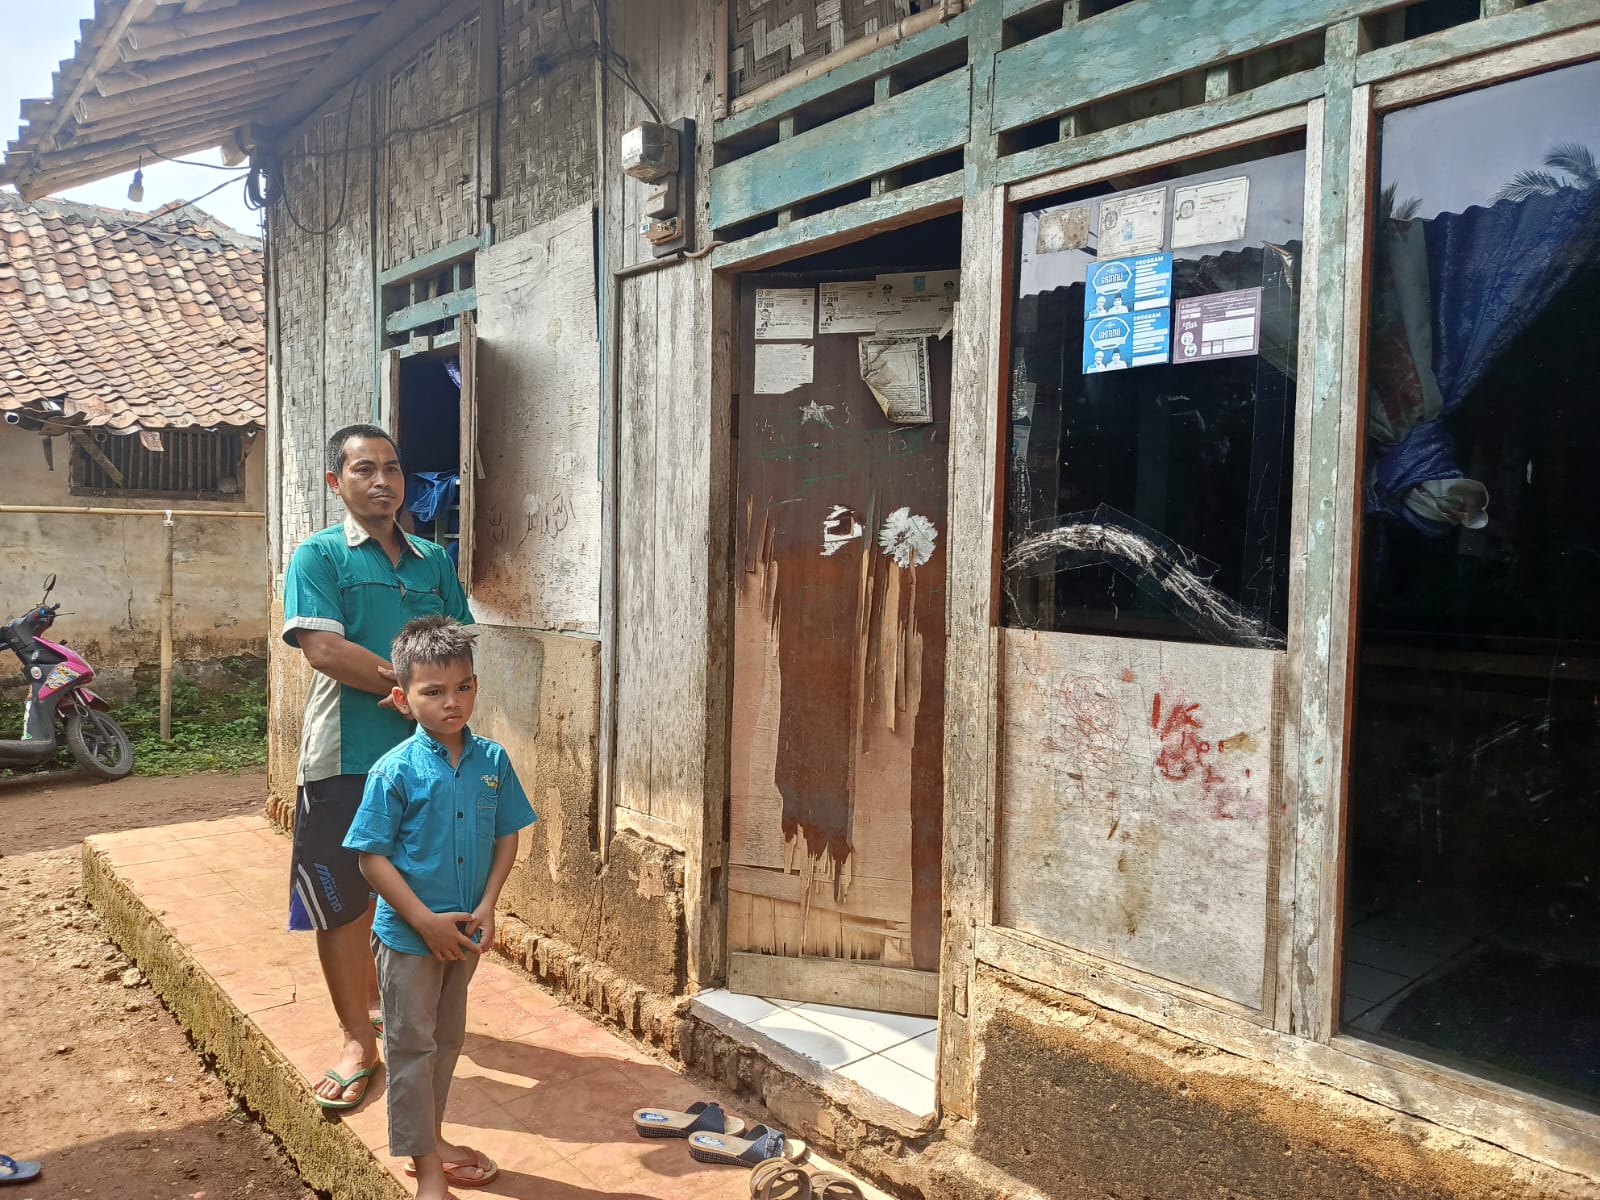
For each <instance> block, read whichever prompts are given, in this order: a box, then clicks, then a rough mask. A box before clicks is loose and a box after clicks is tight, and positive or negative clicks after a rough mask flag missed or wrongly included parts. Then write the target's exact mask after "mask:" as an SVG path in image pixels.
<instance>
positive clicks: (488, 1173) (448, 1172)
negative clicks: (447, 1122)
mask: <svg viewBox="0 0 1600 1200" xmlns="http://www.w3.org/2000/svg"><path fill="white" fill-rule="evenodd" d="M461 1149H463V1150H471V1152H472V1154H473V1155H474V1158H473V1160H472V1161H471V1162H447V1163H445V1164H444V1181H445V1182H446V1183H448V1184H449V1185H450V1186H451V1187H458V1188H473V1187H482V1186H483V1185H484V1184H486V1183H489V1182H491V1181H492V1180H493V1179H494V1177H495V1176H496V1175H498V1174H500V1168H499V1167H498V1166H496V1165H495V1161H494V1159H492V1158H488V1157H486V1156H485V1155H482V1154H479V1153H478V1152H477V1151H476V1150H472V1148H471V1147H470V1146H463V1147H461ZM485 1164H487V1165H485ZM416 1173H417V1169H416V1167H414V1166H411V1165H407V1167H406V1174H407V1175H411V1176H415V1175H416Z"/></svg>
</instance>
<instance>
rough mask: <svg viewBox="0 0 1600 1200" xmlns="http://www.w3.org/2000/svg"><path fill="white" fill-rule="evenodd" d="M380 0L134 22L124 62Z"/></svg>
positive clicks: (365, 12) (326, 17)
mask: <svg viewBox="0 0 1600 1200" xmlns="http://www.w3.org/2000/svg"><path fill="white" fill-rule="evenodd" d="M383 7H384V5H383V0H353V2H352V3H346V4H331V5H330V4H328V3H327V0H279V2H278V3H259V2H257V3H251V4H241V5H238V6H236V7H234V8H224V9H219V10H218V11H217V12H214V13H195V14H194V15H193V16H187V17H177V18H175V19H174V20H171V21H167V22H165V23H162V24H159V25H158V24H155V23H153V22H152V23H149V24H145V25H135V26H133V27H132V28H131V29H129V30H128V34H127V36H126V37H124V38H123V39H122V46H121V48H120V50H119V54H120V56H121V58H122V61H123V62H141V61H145V60H148V59H152V58H162V57H164V56H166V55H169V54H183V53H186V52H188V51H190V50H209V49H213V48H215V47H218V46H230V45H234V44H235V43H237V42H240V41H243V40H244V39H246V38H260V37H269V36H271V35H274V34H278V33H295V32H298V31H299V30H301V29H309V28H311V27H313V26H316V25H331V24H334V23H336V22H339V21H348V20H350V19H351V18H352V17H362V16H371V15H372V14H374V13H378V12H382V11H383Z"/></svg>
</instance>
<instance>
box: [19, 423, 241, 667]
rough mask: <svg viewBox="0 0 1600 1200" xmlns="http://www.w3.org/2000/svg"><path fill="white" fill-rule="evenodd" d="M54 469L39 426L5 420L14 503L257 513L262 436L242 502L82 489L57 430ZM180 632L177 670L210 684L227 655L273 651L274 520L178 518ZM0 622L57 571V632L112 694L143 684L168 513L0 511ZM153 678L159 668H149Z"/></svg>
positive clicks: (154, 659)
mask: <svg viewBox="0 0 1600 1200" xmlns="http://www.w3.org/2000/svg"><path fill="white" fill-rule="evenodd" d="M53 441H54V446H53V454H54V459H55V469H54V470H51V469H50V467H49V466H48V464H47V463H46V462H45V457H44V450H43V443H44V439H43V438H41V437H40V436H39V435H38V434H36V433H29V432H26V431H23V430H20V429H14V428H11V427H9V426H8V427H5V428H3V429H0V479H4V480H5V481H6V484H5V503H7V504H36V505H40V506H58V505H70V506H74V507H109V508H139V509H149V510H152V511H156V512H159V511H161V510H162V509H165V508H167V507H169V506H170V507H181V508H191V509H219V510H232V511H238V510H252V511H260V510H261V507H262V504H263V499H264V493H265V469H264V468H265V459H266V454H265V441H266V439H265V438H262V437H257V438H256V439H255V440H254V441H253V442H252V443H251V445H250V448H249V450H248V451H247V454H246V458H245V486H244V491H243V493H242V494H241V495H240V496H239V498H238V499H237V500H235V501H229V502H208V501H190V500H147V499H140V500H135V499H121V498H116V497H98V496H75V495H73V494H71V492H70V490H69V488H68V482H67V478H68V476H67V456H68V447H67V445H66V442H65V439H63V438H56V439H53ZM173 545H174V556H173V638H174V647H173V650H174V656H175V658H176V661H177V664H178V669H179V671H180V673H183V674H187V675H190V676H191V677H195V678H197V680H198V681H199V682H200V683H201V684H202V685H203V686H204V685H207V684H213V683H214V684H219V685H220V684H222V683H224V682H226V672H224V671H222V669H221V668H220V666H219V664H220V663H221V662H222V660H224V659H231V658H237V657H244V658H247V659H250V660H252V661H254V662H257V663H260V661H261V660H263V659H264V658H265V654H266V646H265V639H266V634H267V561H266V531H265V522H264V521H261V520H259V519H257V520H248V519H239V518H216V519H209V520H208V519H205V518H198V517H180V518H177V527H176V530H175V533H174V539H173ZM0 553H3V555H4V560H5V564H6V569H5V571H4V573H3V574H0V614H3V616H0V619H9V618H10V617H12V616H15V615H16V614H17V613H19V612H21V611H22V610H23V609H25V608H27V607H28V606H30V605H32V604H34V603H36V602H37V601H38V599H39V594H40V591H41V588H42V585H43V582H44V577H45V576H46V575H48V574H50V572H52V571H54V572H55V573H56V575H57V576H58V582H57V585H56V593H55V596H54V597H53V598H54V599H56V600H59V601H60V602H61V606H62V615H61V617H60V620H59V623H58V624H57V626H56V628H55V630H54V632H55V633H56V634H59V635H60V636H61V637H63V638H66V639H67V640H68V641H69V642H71V643H72V645H73V646H74V647H76V648H77V649H78V650H80V651H81V652H82V653H83V654H84V655H85V657H86V658H88V660H89V662H90V663H92V664H93V665H94V667H95V669H96V671H97V673H98V674H97V679H96V683H95V686H96V688H97V689H99V690H102V691H104V692H106V693H108V694H109V695H111V696H112V697H113V698H117V699H120V698H124V697H126V696H128V695H130V694H131V693H132V691H133V689H134V686H135V683H134V680H135V672H136V671H138V670H139V669H140V668H147V669H149V671H151V672H153V671H154V669H155V668H156V666H157V664H158V663H159V661H160V646H161V564H162V558H163V556H164V554H165V534H164V532H163V529H162V522H161V519H160V518H159V517H113V516H92V515H84V514H77V513H73V514H38V515H34V514H17V513H7V514H4V515H0ZM152 681H153V676H152Z"/></svg>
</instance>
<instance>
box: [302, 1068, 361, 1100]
mask: <svg viewBox="0 0 1600 1200" xmlns="http://www.w3.org/2000/svg"><path fill="white" fill-rule="evenodd" d="M375 1070H377V1067H375V1066H373V1067H363V1068H362V1069H361V1070H359V1071H357V1072H356V1073H355V1074H353V1075H351V1076H350V1078H349V1079H346V1078H345V1077H344V1076H343V1075H341V1074H339V1072H337V1071H333V1070H328V1071H324V1072H323V1073H322V1076H323V1078H324V1079H331V1080H333V1081H334V1082H335V1083H337V1084H338V1085H339V1095H338V1097H336V1098H335V1099H332V1100H330V1099H328V1097H326V1096H318V1095H316V1094H314V1093H313V1095H312V1097H311V1098H312V1099H313V1100H315V1101H316V1102H317V1104H318V1105H319V1106H321V1107H322V1108H336V1109H346V1108H354V1107H355V1106H356V1105H358V1104H360V1103H361V1102H362V1101H363V1100H365V1099H366V1098H367V1088H362V1089H361V1094H360V1095H359V1096H357V1097H356V1098H355V1099H354V1100H346V1099H344V1094H345V1093H346V1092H348V1091H349V1090H350V1089H351V1088H352V1087H354V1086H355V1085H356V1084H358V1083H360V1082H361V1081H362V1080H363V1079H368V1080H370V1079H371V1078H372V1073H373V1072H374V1071H375ZM371 1086H372V1085H371V1084H370V1083H368V1084H367V1087H371Z"/></svg>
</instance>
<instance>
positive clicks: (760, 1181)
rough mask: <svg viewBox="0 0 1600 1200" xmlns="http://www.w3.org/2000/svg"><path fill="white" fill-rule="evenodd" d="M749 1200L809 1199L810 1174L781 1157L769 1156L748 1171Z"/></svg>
mask: <svg viewBox="0 0 1600 1200" xmlns="http://www.w3.org/2000/svg"><path fill="white" fill-rule="evenodd" d="M750 1200H811V1176H810V1175H808V1174H807V1173H806V1172H805V1170H804V1169H803V1168H801V1167H797V1166H795V1165H794V1163H792V1162H789V1161H788V1160H787V1159H783V1158H769V1159H768V1160H767V1161H766V1162H764V1163H759V1164H758V1165H757V1166H756V1169H755V1170H754V1171H751V1172H750Z"/></svg>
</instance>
